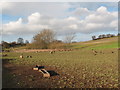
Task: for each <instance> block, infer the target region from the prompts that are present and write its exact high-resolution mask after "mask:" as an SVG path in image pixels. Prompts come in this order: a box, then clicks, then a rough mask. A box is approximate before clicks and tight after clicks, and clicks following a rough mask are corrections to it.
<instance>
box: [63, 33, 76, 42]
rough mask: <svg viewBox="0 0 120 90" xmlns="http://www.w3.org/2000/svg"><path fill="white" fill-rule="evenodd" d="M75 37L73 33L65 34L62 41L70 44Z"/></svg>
mask: <svg viewBox="0 0 120 90" xmlns="http://www.w3.org/2000/svg"><path fill="white" fill-rule="evenodd" d="M75 37H76V35H75V33H73V32H71V33H67V34H66V36H65V38H64V40H65V42H66V43H69V44H70V43H72V40H73V39H74V38H75Z"/></svg>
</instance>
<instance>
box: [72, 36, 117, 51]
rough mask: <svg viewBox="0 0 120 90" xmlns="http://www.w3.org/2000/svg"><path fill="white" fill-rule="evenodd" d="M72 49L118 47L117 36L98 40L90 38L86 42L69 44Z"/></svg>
mask: <svg viewBox="0 0 120 90" xmlns="http://www.w3.org/2000/svg"><path fill="white" fill-rule="evenodd" d="M71 47H72V48H74V49H81V48H87V49H91V48H94V49H105V48H118V37H112V38H104V39H99V40H91V41H86V42H79V43H73V44H72V45H71Z"/></svg>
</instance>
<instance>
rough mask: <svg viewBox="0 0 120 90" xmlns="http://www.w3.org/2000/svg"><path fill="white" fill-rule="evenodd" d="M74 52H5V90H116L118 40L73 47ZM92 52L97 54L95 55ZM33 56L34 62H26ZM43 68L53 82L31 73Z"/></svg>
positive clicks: (36, 72)
mask: <svg viewBox="0 0 120 90" xmlns="http://www.w3.org/2000/svg"><path fill="white" fill-rule="evenodd" d="M71 47H72V48H73V50H72V51H56V52H55V53H54V54H50V53H49V52H38V53H35V52H23V53H22V54H23V56H24V58H19V56H20V55H21V52H4V53H3V54H7V56H6V57H3V58H2V61H3V88H14V87H18V88H117V87H118V42H117V37H114V38H110V39H104V40H95V41H88V42H81V43H73V44H72V45H71ZM91 49H94V50H96V51H97V53H96V54H94V53H93V51H92V50H91ZM28 55H31V56H32V58H26V56H28ZM36 64H38V65H41V66H44V67H45V69H46V70H47V71H48V72H50V74H51V77H50V78H44V77H43V76H42V73H40V72H38V71H34V70H32V68H33V67H34V66H35V65H36Z"/></svg>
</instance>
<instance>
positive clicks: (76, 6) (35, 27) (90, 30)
mask: <svg viewBox="0 0 120 90" xmlns="http://www.w3.org/2000/svg"><path fill="white" fill-rule="evenodd" d="M0 6H2V12H0V17H1V18H0V21H2V22H0V30H1V31H2V34H1V35H2V36H0V37H2V40H4V41H7V42H12V41H16V40H17V38H19V37H22V38H23V39H24V40H29V41H31V40H32V38H33V36H34V35H36V34H37V33H39V32H40V31H41V30H43V29H51V30H53V31H54V32H55V33H56V35H57V39H59V40H64V37H65V36H66V35H67V34H69V33H76V37H75V38H74V41H77V42H80V41H88V40H91V39H92V38H91V37H92V36H93V35H95V36H98V35H100V34H109V33H111V34H117V33H118V3H117V2H4V3H0Z"/></svg>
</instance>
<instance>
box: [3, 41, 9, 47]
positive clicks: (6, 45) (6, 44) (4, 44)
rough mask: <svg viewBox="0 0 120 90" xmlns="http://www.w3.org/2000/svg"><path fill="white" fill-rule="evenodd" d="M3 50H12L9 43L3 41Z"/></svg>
mask: <svg viewBox="0 0 120 90" xmlns="http://www.w3.org/2000/svg"><path fill="white" fill-rule="evenodd" d="M2 48H3V49H4V48H10V45H9V43H7V42H5V41H2Z"/></svg>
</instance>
